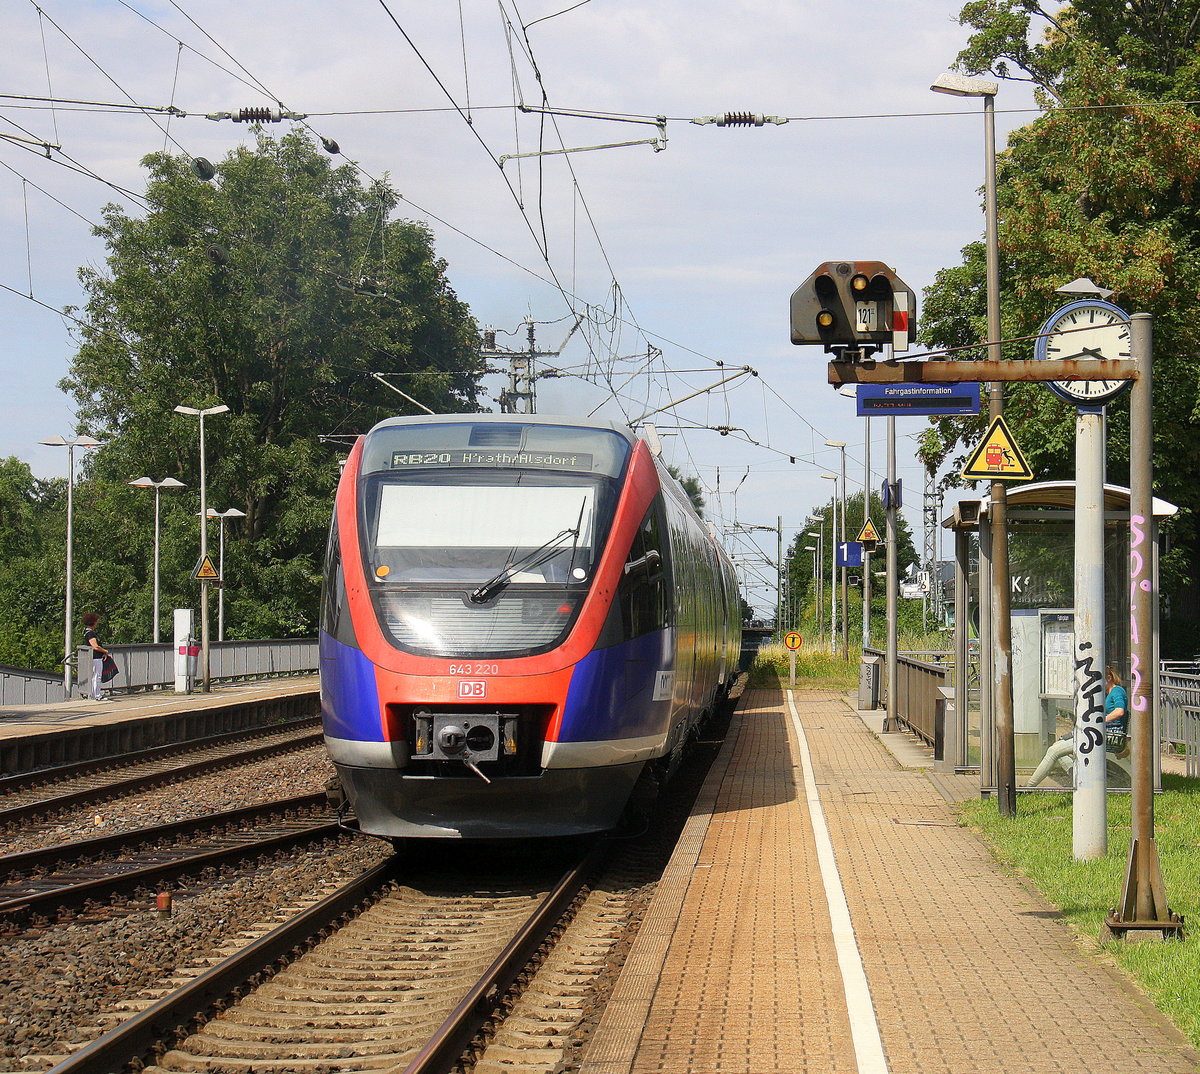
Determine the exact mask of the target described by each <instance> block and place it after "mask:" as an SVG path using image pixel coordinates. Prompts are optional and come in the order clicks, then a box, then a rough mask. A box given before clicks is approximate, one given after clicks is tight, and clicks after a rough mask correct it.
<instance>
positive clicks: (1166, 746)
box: [1158, 663, 1200, 777]
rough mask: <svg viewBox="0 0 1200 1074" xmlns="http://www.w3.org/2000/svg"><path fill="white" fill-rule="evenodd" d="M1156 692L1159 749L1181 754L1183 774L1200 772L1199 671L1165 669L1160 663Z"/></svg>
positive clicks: (1188, 774)
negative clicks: (1185, 672)
mask: <svg viewBox="0 0 1200 1074" xmlns="http://www.w3.org/2000/svg"><path fill="white" fill-rule="evenodd" d="M1192 666H1193V667H1194V666H1195V665H1192ZM1158 695H1159V706H1158V736H1159V749H1160V750H1161V751H1162V752H1163V753H1170V754H1174V755H1176V756H1182V757H1183V771H1184V775H1186V776H1192V777H1196V776H1200V674H1195V673H1192V674H1182V673H1180V672H1178V671H1174V670H1168V669H1167V666H1166V664H1165V663H1164V668H1163V670H1162V671H1161V672H1160V673H1159V677H1158Z"/></svg>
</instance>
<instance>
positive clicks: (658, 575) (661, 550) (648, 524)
mask: <svg viewBox="0 0 1200 1074" xmlns="http://www.w3.org/2000/svg"><path fill="white" fill-rule="evenodd" d="M665 554H666V549H665V547H664V541H663V525H662V520H661V517H660V510H659V507H658V504H657V503H653V504H651V505H650V508H649V510H647V512H646V516H645V518H643V519H642V524H641V525H640V526H639V527H638V532H637V535H636V536H635V537H634V539H633V542H632V544H631V546H630V549H629V557H628V558H627V559H626V561H625V570H624V573H623V575H622V578H621V583H620V585H619V586H618V589H617V599H618V601H619V602H620V606H621V625H622V628H623V629H622V633H623V634H624V636H625V637H626V638H637V637H640V636H641V635H643V634H647V633H649V632H650V631H652V630H661V629H662V628H663V627H665V626H666V625H667V606H668V601H667V584H666V581H667V563H666V555H665Z"/></svg>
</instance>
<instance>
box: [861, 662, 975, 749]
mask: <svg viewBox="0 0 1200 1074" xmlns="http://www.w3.org/2000/svg"><path fill="white" fill-rule="evenodd" d="M863 655H864V656H877V657H879V658H880V660H881V661H885V660H886V659H887V654H886V653H884V652H883V650H881V649H863ZM883 667H884V665H883V664H882V663H881V667H880V670H881V672H882V671H883ZM953 670H954V654H953V653H950V652H941V651H937V650H925V651H921V652H912V653H897V654H896V705H895V707H894V709H892V710H891V714H892V715H893V716H895V717H896V718H897V719H898V720H899V721H900V722H901V723H902V724H903V725H904V726H905V727H906V728H908V730H910V731H911V732H912V733H913V734H915V735H917V736H918V737H920V738H923V739H924V740H925V741H926V742H927V743H929V745H931V746H935V745H937V744H938V742H939V741H940V740H941V737H942V729H941V728H939V727H938V726H937V722H938V716H939V714H940V712H941V711H942V709H941V706H940V705H939V704H938V702H939V701H940V700H941V699H942V697H943V695H942V693H941V688H942V687H944V686H948V685H949V684H950V673H951V672H952V671H953ZM879 693H880V698H881V700H883V701H884V703H885V704H886V698H887V675H886V674H885V673H884V674H881V676H880V691H879Z"/></svg>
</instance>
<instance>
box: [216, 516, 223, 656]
mask: <svg viewBox="0 0 1200 1074" xmlns="http://www.w3.org/2000/svg"><path fill="white" fill-rule="evenodd" d="M217 533H218V534H219V535H220V536H219V540H220V549H221V551H220V554H219V557H218V560H217V574H218V575H219V576H220V579H221V588H220V589H218V590H217V641H224V640H225V516H224V515H222V516H221V519H220V521H219V522H218V523H217Z"/></svg>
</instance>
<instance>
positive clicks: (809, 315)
mask: <svg viewBox="0 0 1200 1074" xmlns="http://www.w3.org/2000/svg"><path fill="white" fill-rule="evenodd" d="M916 321H917V304H916V296H915V294H914V293H913V291H912V289H911V288H910V287H909V286H908V284H906V283H905V282H904V281H903V280H902V279H900V277H899V276H897V275H896V273H895V272H894V271H893V270H892V269H890V268H888V266H887V265H885V264H884V263H883V262H882V261H826V262H825V263H824V264H823V265H820V266H819V267H818V268H817V270H816V271H815V272H813V273H812V274H811V275H810V276H809V277H808V279H806V280H805V281H804V282H803V283H802V284H801V285H800V286H799V287H798V288H796V290H795V291H793V292H792V299H791V326H792V342H793V343H795V344H797V345H803V344H812V343H820V344H823V345H824V348H825V350H826V351H827V352H829V351H835V350H845V351H847V352H850V353H851V354H855V353H856V354H858V355H860V356H862V357H865V356H866V355H869V354H872V353H874V352H875V351H877V350H879V349H880V348H881V347H883V346H884V345H885V344H890V345H891V346H892V349H893V350H894V351H897V352H902V351H906V350H908V341H909V337H910V335H911V333H912V332H913V330H914V329H915V328H916Z"/></svg>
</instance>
